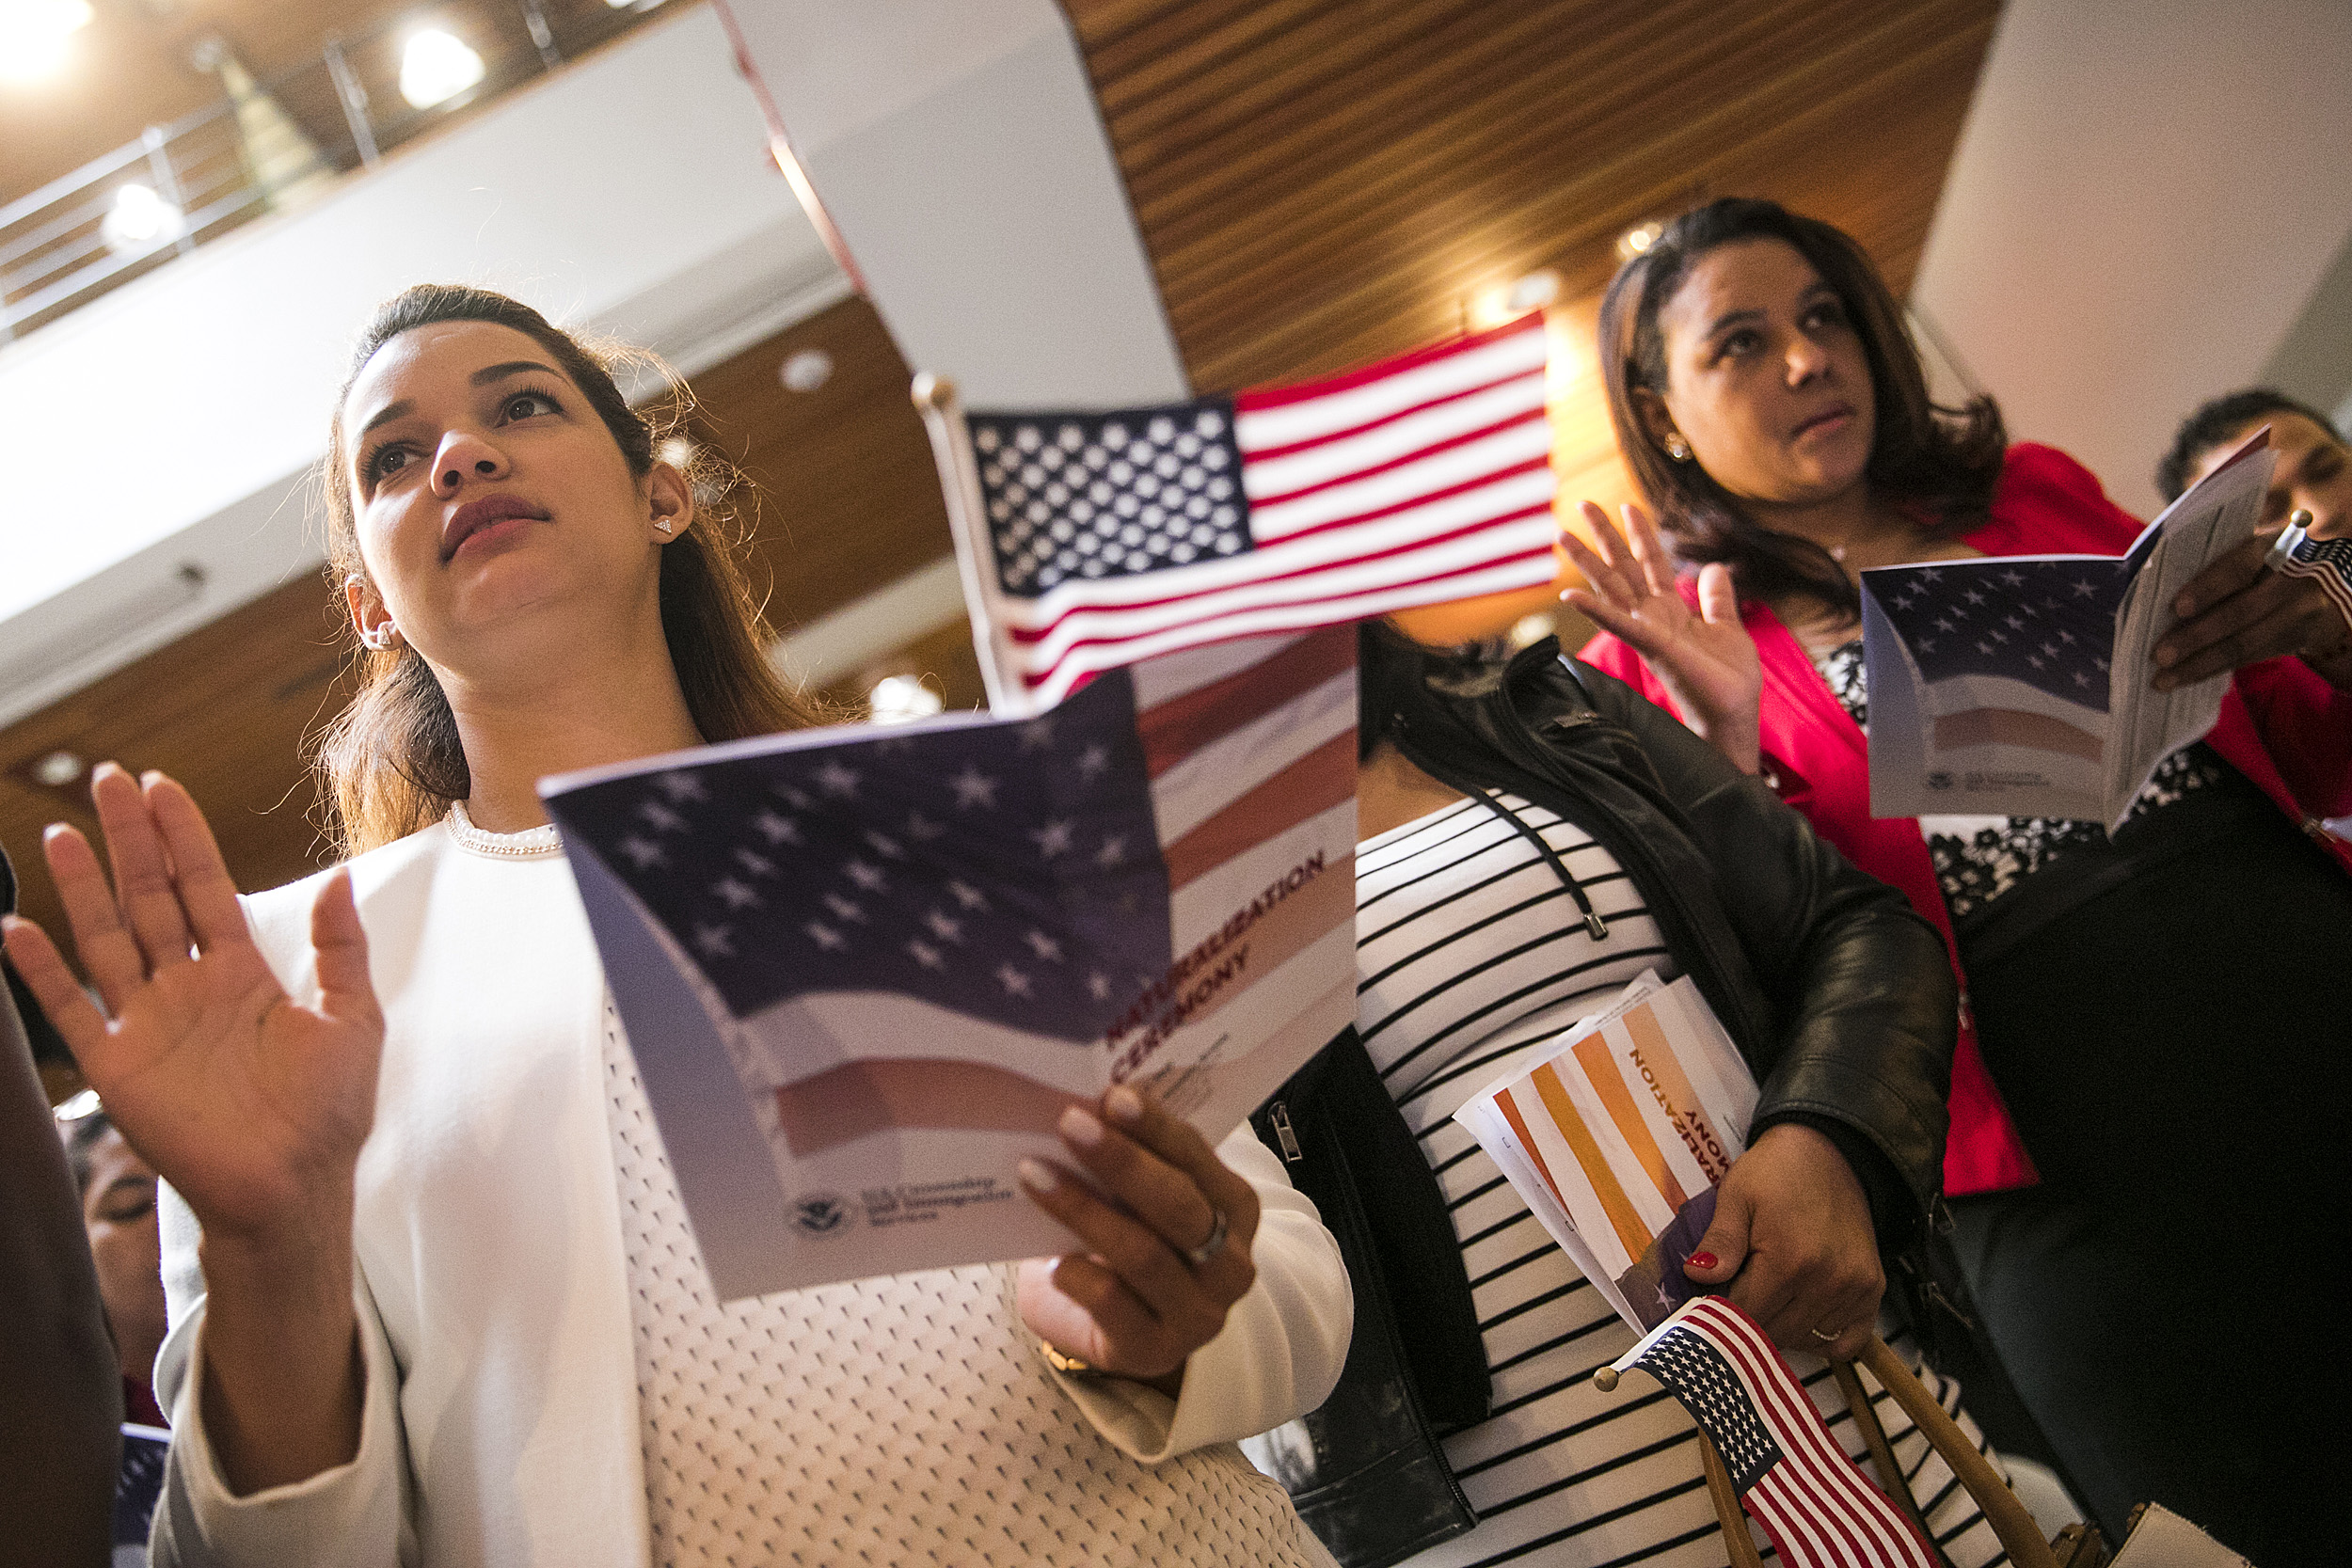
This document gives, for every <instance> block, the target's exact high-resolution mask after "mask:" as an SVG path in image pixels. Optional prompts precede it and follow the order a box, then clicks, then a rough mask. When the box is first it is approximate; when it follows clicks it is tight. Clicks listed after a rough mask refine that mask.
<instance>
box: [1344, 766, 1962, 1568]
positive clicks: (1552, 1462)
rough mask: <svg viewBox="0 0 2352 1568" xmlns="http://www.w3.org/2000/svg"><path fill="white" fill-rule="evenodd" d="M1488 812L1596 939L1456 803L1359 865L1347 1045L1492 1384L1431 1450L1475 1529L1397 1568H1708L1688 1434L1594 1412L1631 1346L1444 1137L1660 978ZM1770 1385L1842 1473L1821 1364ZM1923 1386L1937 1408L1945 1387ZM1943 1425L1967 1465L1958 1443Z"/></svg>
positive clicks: (1615, 922) (1591, 888)
mask: <svg viewBox="0 0 2352 1568" xmlns="http://www.w3.org/2000/svg"><path fill="white" fill-rule="evenodd" d="M1501 799H1502V803H1503V804H1504V805H1506V806H1508V807H1509V808H1510V809H1511V811H1512V812H1513V813H1514V814H1515V815H1516V816H1518V819H1519V821H1520V822H1521V823H1523V824H1525V825H1526V826H1527V827H1530V828H1533V829H1534V830H1536V831H1537V832H1540V833H1541V834H1542V836H1543V839H1544V841H1545V843H1547V844H1548V845H1549V846H1550V847H1551V848H1552V849H1553V851H1554V852H1555V853H1556V854H1557V855H1558V856H1559V857H1560V860H1561V863H1562V864H1563V866H1564V867H1565V869H1566V871H1567V872H1568V874H1569V875H1570V876H1572V877H1574V878H1575V879H1577V881H1578V882H1579V883H1580V884H1581V886H1582V888H1583V891H1584V896H1585V899H1586V900H1588V901H1589V902H1590V904H1591V906H1592V910H1593V912H1594V913H1596V914H1597V915H1598V916H1599V917H1600V922H1601V923H1602V924H1603V925H1605V926H1606V927H1607V929H1606V932H1605V934H1603V935H1601V936H1599V937H1597V938H1596V937H1595V936H1594V935H1593V933H1592V930H1591V928H1590V927H1588V925H1587V923H1586V921H1585V918H1584V911H1583V910H1582V909H1581V907H1580V905H1579V903H1578V901H1577V899H1576V897H1575V895H1573V894H1571V893H1570V892H1569V890H1568V889H1567V888H1566V887H1565V885H1564V884H1563V883H1562V881H1561V880H1560V878H1559V876H1558V875H1557V874H1556V873H1555V872H1554V871H1553V870H1552V868H1551V867H1550V865H1549V863H1547V862H1546V861H1545V860H1544V859H1543V858H1542V857H1541V856H1540V855H1539V854H1538V853H1537V852H1536V850H1535V847H1534V845H1533V844H1532V843H1530V842H1529V841H1528V839H1527V837H1526V836H1525V835H1524V834H1523V833H1521V832H1518V830H1517V829H1515V828H1514V827H1513V826H1512V824H1511V823H1509V822H1507V821H1505V820H1503V819H1502V817H1501V816H1497V815H1496V814H1495V813H1494V812H1493V811H1492V810H1490V809H1489V808H1488V807H1487V806H1486V805H1484V804H1482V803H1480V802H1478V801H1475V800H1462V801H1457V802H1456V803H1454V805H1451V806H1447V807H1445V808H1443V809H1442V810H1439V811H1437V812H1433V813H1431V814H1430V815H1429V816H1424V817H1422V818H1421V819H1420V820H1418V821H1415V822H1409V823H1406V825H1405V826H1403V827H1401V828H1396V829H1392V830H1391V831H1390V832H1385V833H1381V834H1379V835H1378V836H1376V837H1375V838H1371V839H1368V840H1366V841H1365V842H1364V843H1363V844H1362V845H1361V846H1359V849H1358V860H1357V881H1356V974H1357V1007H1356V1016H1357V1023H1358V1027H1359V1031H1360V1032H1361V1034H1362V1036H1363V1039H1364V1045H1365V1047H1366V1049H1367V1050H1369V1051H1370V1053H1371V1054H1372V1060H1373V1063H1374V1065H1375V1067H1377V1068H1378V1069H1380V1072H1381V1075H1382V1077H1383V1079H1384V1080H1385V1081H1386V1082H1387V1084H1388V1085H1389V1092H1390V1093H1391V1095H1393V1096H1394V1097H1395V1099H1396V1102H1397V1104H1398V1106H1399V1107H1400V1108H1401V1109H1402V1110H1403V1111H1404V1113H1405V1119H1406V1124H1407V1125H1408V1126H1410V1127H1411V1128H1412V1129H1413V1131H1414V1133H1415V1134H1416V1136H1417V1137H1418V1138H1419V1139H1420V1141H1421V1145H1422V1149H1423V1150H1424V1151H1425V1152H1426V1153H1427V1155H1428V1157H1429V1163H1430V1165H1431V1167H1432V1168H1433V1169H1435V1170H1436V1172H1437V1174H1438V1183H1439V1185H1440V1187H1441V1188H1442V1189H1443V1190H1444V1193H1445V1196H1446V1201H1447V1204H1448V1205H1449V1207H1450V1208H1451V1209H1452V1210H1453V1212H1454V1231H1455V1233H1456V1235H1457V1236H1458V1237H1459V1238H1460V1240H1461V1243H1462V1251H1463V1260H1464V1262H1465V1263H1466V1264H1467V1266H1468V1269H1469V1273H1470V1289H1471V1293H1472V1299H1473V1300H1474V1302H1475V1304H1476V1307H1477V1311H1478V1318H1479V1323H1480V1326H1481V1328H1482V1330H1483V1331H1484V1334H1485V1338H1486V1360H1487V1366H1488V1369H1489V1371H1490V1374H1491V1376H1492V1378H1493V1381H1494V1389H1493V1409H1492V1413H1491V1415H1490V1416H1489V1417H1488V1418H1487V1419H1486V1420H1485V1421H1483V1422H1481V1423H1480V1424H1478V1425H1477V1426H1475V1427H1471V1428H1470V1429H1468V1430H1467V1431H1464V1432H1460V1433H1455V1434H1454V1435H1453V1436H1452V1437H1450V1438H1448V1439H1446V1444H1445V1448H1446V1454H1447V1457H1448V1459H1449V1460H1451V1461H1452V1463H1453V1465H1454V1474H1455V1475H1456V1476H1457V1477H1458V1478H1459V1479H1460V1481H1461V1483H1462V1488H1463V1490H1464V1491H1465V1492H1466V1493H1467V1494H1468V1495H1469V1497H1470V1503H1471V1506H1472V1507H1473V1508H1475V1509H1476V1510H1477V1512H1478V1515H1479V1525H1478V1528H1475V1529H1473V1530H1471V1531H1470V1533H1468V1534H1466V1535H1462V1536H1459V1537H1457V1538H1455V1539H1454V1540H1453V1541H1450V1542H1447V1543H1445V1544H1443V1545H1440V1546H1438V1547H1435V1548H1433V1549H1431V1550H1430V1551H1427V1552H1424V1553H1422V1554H1421V1555H1420V1556H1418V1557H1415V1558H1414V1559H1412V1564H1413V1568H1439V1565H1445V1568H1453V1565H1456V1564H1460V1565H1468V1564H1483V1563H1505V1562H1508V1563H1514V1564H1521V1565H1525V1568H1565V1565H1568V1564H1576V1565H1578V1568H1592V1565H1597V1564H1608V1563H1634V1562H1640V1563H1645V1564H1655V1565H1660V1568H1686V1565H1687V1568H1719V1565H1720V1564H1722V1563H1723V1561H1724V1547H1723V1544H1722V1541H1721V1539H1720V1537H1719V1535H1718V1532H1717V1529H1716V1525H1715V1515H1714V1511H1713V1509H1712V1507H1711V1506H1710V1505H1709V1503H1708V1497H1707V1490H1706V1483H1705V1481H1704V1480H1703V1479H1702V1477H1701V1475H1700V1471H1699V1454H1698V1446H1697V1442H1696V1428H1694V1427H1693V1426H1692V1424H1691V1421H1690V1418H1688V1417H1686V1416H1685V1415H1684V1414H1683V1413H1682V1411H1681V1409H1680V1407H1679V1406H1677V1405H1676V1404H1675V1403H1674V1402H1673V1401H1672V1400H1670V1399H1669V1398H1667V1396H1666V1395H1665V1394H1664V1393H1663V1392H1661V1391H1660V1390H1659V1389H1658V1387H1657V1386H1656V1385H1654V1384H1652V1383H1650V1382H1649V1380H1648V1379H1646V1378H1629V1379H1628V1380H1627V1381H1626V1383H1625V1384H1624V1385H1623V1386H1620V1387H1619V1389H1618V1390H1617V1392H1616V1393H1615V1394H1613V1395H1610V1394H1602V1393H1600V1392H1599V1391H1598V1390H1597V1389H1595V1388H1594V1387H1593V1386H1592V1373H1593V1370H1594V1369H1595V1368H1597V1367H1599V1366H1602V1365H1604V1364H1605V1363H1607V1362H1610V1361H1613V1360H1614V1359H1615V1358H1616V1357H1617V1356H1619V1355H1621V1354H1624V1353H1625V1352H1626V1351H1627V1350H1628V1349H1629V1348H1631V1346H1632V1344H1633V1339H1634V1334H1633V1330H1632V1329H1631V1328H1630V1327H1629V1326H1628V1325H1627V1324H1626V1323H1625V1322H1624V1321H1623V1320H1622V1319H1620V1318H1619V1317H1618V1316H1617V1315H1616V1313H1615V1311H1614V1310H1613V1308H1612V1307H1610V1306H1609V1304H1608V1303H1607V1302H1606V1301H1604V1300H1602V1299H1601V1296H1600V1293H1599V1292H1598V1291H1595V1290H1594V1289H1593V1288H1592V1287H1591V1286H1590V1285H1588V1284H1586V1283H1585V1281H1584V1278H1583V1276H1582V1275H1581V1274H1579V1273H1578V1271H1577V1268H1576V1266H1575V1264H1573V1263H1571V1262H1570V1261H1569V1260H1568V1259H1567V1258H1566V1256H1565V1254H1563V1253H1562V1252H1561V1251H1560V1249H1559V1247H1558V1246H1557V1245H1556V1244H1554V1243H1553V1242H1552V1241H1551V1239H1550V1238H1549V1236H1548V1235H1546V1234H1545V1232H1544V1229H1543V1227H1542V1226H1541V1225H1540V1224H1539V1223H1538V1222H1537V1221H1536V1219H1535V1217H1534V1214H1533V1213H1532V1212H1529V1210H1528V1208H1527V1206H1526V1205H1525V1204H1524V1203H1522V1202H1521V1201H1520V1200H1519V1198H1518V1195H1517V1194H1516V1193H1514V1192H1513V1191H1512V1189H1511V1186H1510V1183H1509V1182H1508V1181H1506V1180H1504V1179H1503V1176H1502V1172H1501V1171H1500V1170H1499V1169H1498V1168H1497V1167H1496V1165H1495V1164H1494V1162H1493V1161H1491V1160H1490V1159H1488V1158H1487V1157H1486V1154H1485V1152H1484V1151H1482V1150H1481V1149H1480V1148H1478V1146H1477V1144H1476V1142H1475V1141H1474V1140H1472V1139H1471V1137H1470V1134H1469V1133H1468V1132H1464V1131H1463V1130H1462V1129H1461V1128H1460V1127H1458V1126H1457V1125H1455V1124H1454V1121H1453V1119H1452V1117H1453V1115H1454V1111H1455V1110H1456V1109H1457V1108H1458V1107H1459V1106H1460V1105H1461V1104H1462V1102H1463V1101H1466V1100H1468V1099H1469V1098H1470V1096H1471V1095H1472V1094H1475V1093H1476V1092H1478V1091H1479V1090H1480V1089H1482V1088H1485V1087H1486V1085H1489V1084H1491V1083H1493V1082H1494V1081H1495V1080H1496V1079H1497V1078H1499V1077H1501V1076H1502V1075H1503V1074H1504V1073H1506V1072H1510V1071H1515V1070H1517V1069H1518V1064H1520V1063H1521V1061H1522V1060H1523V1059H1524V1058H1525V1057H1527V1056H1528V1055H1529V1054H1531V1053H1533V1052H1534V1050H1535V1048H1537V1047H1539V1046H1540V1045H1542V1044H1543V1042H1545V1041H1546V1040H1548V1039H1549V1038H1551V1037H1553V1036H1555V1035H1557V1034H1558V1033H1559V1032H1560V1031H1561V1030H1562V1029H1564V1028H1565V1027H1567V1026H1568V1025H1569V1024H1571V1023H1574V1022H1576V1021H1577V1020H1578V1019H1580V1018H1581V1017H1583V1016H1584V1015H1585V1014H1587V1013H1589V1012H1593V1011H1595V1010H1597V1008H1599V1007H1600V1006H1603V1005H1604V1004H1605V1002H1606V1001H1607V1000H1608V999H1609V998H1610V997H1611V996H1613V994H1614V993H1615V992H1616V991H1618V990H1621V989H1623V987H1624V986H1625V985H1626V984H1627V982H1629V981H1630V980H1632V979H1633V978H1635V977H1636V976H1637V975H1639V974H1641V973H1642V971H1644V970H1645V969H1655V970H1657V971H1658V973H1659V974H1660V975H1661V977H1663V978H1672V977H1673V976H1674V975H1675V974H1678V973H1679V967H1678V966H1677V964H1676V962H1675V959H1674V956H1673V955H1672V954H1671V953H1670V952H1669V951H1668V950H1667V948H1666V945H1665V942H1664V938H1663V936H1662V935H1661V932H1660V930H1659V927H1658V925H1657V922H1656V921H1654V920H1653V919H1651V917H1650V915H1649V912H1648V910H1647V908H1646V907H1645V903H1644V899H1643V895H1642V891H1641V889H1639V888H1637V887H1635V886H1634V885H1633V882H1632V879H1631V878H1629V876H1628V875H1627V874H1626V872H1625V869H1624V868H1623V867H1622V866H1620V865H1619V864H1618V863H1617V862H1616V859H1615V857H1614V856H1613V855H1611V854H1610V853H1609V852H1608V851H1607V850H1606V849H1603V848H1601V847H1599V846H1598V845H1597V844H1595V843H1594V842H1593V841H1592V839H1591V838H1590V837H1589V836H1587V835H1586V834H1585V833H1584V832H1583V831H1582V830H1581V829H1579V828H1577V827H1576V826H1575V825H1574V824H1572V823H1569V822H1565V821H1564V820H1562V819H1560V818H1558V817H1556V816H1553V815H1552V814H1551V813H1550V812H1549V811H1547V810H1545V809H1543V808H1542V807H1539V806H1534V805H1531V804H1529V803H1528V802H1527V801H1525V800H1520V799H1519V798H1518V797H1517V796H1512V795H1504V796H1502V798H1501ZM1896 1348H1897V1349H1898V1350H1899V1351H1904V1352H1905V1353H1906V1359H1915V1357H1914V1356H1911V1355H1910V1354H1909V1353H1908V1350H1907V1347H1905V1346H1903V1345H1902V1344H1900V1343H1899V1344H1898V1345H1897V1347H1896ZM1791 1365H1792V1367H1793V1368H1794V1369H1795V1370H1796V1371H1797V1373H1798V1375H1799V1376H1800V1377H1802V1378H1804V1381H1805V1383H1806V1386H1808V1387H1809V1388H1810V1389H1811V1390H1812V1392H1813V1396H1814V1399H1815V1401H1816V1402H1817V1403H1819V1404H1820V1407H1821V1410H1822V1412H1823V1413H1824V1414H1825V1415H1829V1416H1832V1417H1833V1423H1832V1430H1833V1431H1835V1432H1836V1433H1837V1434H1838V1436H1839V1438H1840V1440H1841V1441H1843V1442H1844V1443H1845V1445H1846V1447H1847V1448H1848V1449H1850V1450H1851V1452H1853V1453H1854V1454H1856V1455H1860V1454H1861V1453H1862V1452H1863V1446H1862V1438H1861V1435H1860V1433H1858V1432H1856V1431H1855V1429H1854V1423H1853V1420H1852V1418H1851V1417H1850V1416H1848V1415H1847V1414H1846V1413H1845V1402H1844V1400H1843V1399H1842V1398H1841V1397H1840V1395H1839V1394H1838V1391H1837V1386H1836V1382H1835V1381H1834V1380H1833V1379H1832V1377H1831V1375H1830V1371H1829V1368H1828V1366H1827V1364H1826V1363H1824V1362H1822V1361H1821V1360H1820V1358H1819V1357H1815V1356H1805V1355H1798V1356H1792V1357H1791ZM1864 1375H1865V1376H1866V1378H1867V1373H1866V1374H1864ZM1922 1377H1923V1379H1924V1380H1925V1381H1926V1382H1927V1383H1928V1386H1930V1388H1931V1389H1934V1390H1936V1391H1937V1392H1938V1393H1939V1394H1940V1396H1941V1397H1942V1399H1943V1401H1944V1403H1945V1405H1946V1407H1947V1409H1954V1410H1957V1407H1958V1402H1959V1389H1958V1387H1957V1386H1955V1385H1951V1384H1949V1383H1946V1382H1942V1380H1939V1379H1937V1378H1936V1377H1935V1376H1934V1374H1932V1373H1928V1372H1923V1373H1922ZM1878 1408H1879V1418H1880V1420H1881V1422H1882V1423H1883V1424H1884V1425H1885V1427H1886V1429H1887V1433H1888V1435H1889V1436H1890V1437H1891V1438H1892V1439H1894V1442H1895V1449H1896V1453H1897V1456H1898V1457H1899V1459H1900V1461H1901V1462H1902V1464H1903V1465H1904V1467H1905V1469H1906V1471H1907V1472H1909V1473H1910V1474H1911V1475H1912V1477H1913V1481H1912V1490H1913V1492H1914V1494H1915V1496H1916V1497H1918V1499H1919V1501H1920V1504H1921V1506H1922V1508H1923V1509H1924V1510H1925V1511H1926V1513H1927V1515H1928V1519H1929V1523H1930V1526H1931V1529H1932V1531H1933V1533H1934V1534H1935V1535H1936V1537H1937V1538H1938V1540H1939V1542H1940V1543H1941V1544H1943V1546H1944V1549H1945V1551H1946V1552H1947V1554H1948V1555H1949V1556H1950V1558H1951V1560H1952V1562H1953V1563H1954V1565H1955V1568H1969V1565H1980V1568H1982V1565H1991V1564H1995V1563H1999V1562H2003V1561H2006V1560H2007V1559H2006V1557H2005V1555H2004V1554H2003V1553H2002V1551H2001V1549H2000V1544H1999V1543H1998V1542H1997V1541H1996V1540H1995V1539H1994V1535H1993V1531H1992V1528H1991V1527H1990V1526H1989V1525H1987V1524H1986V1523H1985V1522H1984V1521H1983V1518H1982V1516H1981V1515H1980V1514H1979V1513H1978V1511H1977V1509H1976V1506H1975V1504H1974V1503H1973V1502H1972V1501H1971V1500H1970V1499H1969V1497H1968V1495H1967V1494H1966V1493H1965V1492H1964V1491H1963V1490H1961V1489H1960V1487H1959V1486H1958V1485H1957V1484H1955V1483H1954V1482H1953V1481H1952V1478H1951V1476H1950V1473H1949V1472H1948V1471H1947V1469H1946V1467H1945V1465H1944V1463H1943V1461H1942V1460H1940V1459H1938V1458H1936V1457H1935V1456H1934V1454H1933V1453H1932V1451H1931V1450H1930V1449H1929V1448H1928V1446H1927V1442H1926V1439H1925V1438H1924V1437H1922V1436H1920V1435H1919V1434H1918V1433H1915V1431H1914V1430H1913V1428H1912V1426H1911V1423H1910V1422H1909V1421H1908V1420H1907V1419H1906V1418H1904V1417H1903V1415H1902V1412H1901V1411H1900V1410H1899V1409H1897V1408H1895V1407H1894V1405H1893V1404H1892V1402H1890V1401H1888V1400H1887V1399H1886V1398H1885V1397H1884V1396H1883V1395H1882V1396H1881V1397H1880V1399H1879V1401H1878ZM1961 1420H1962V1422H1963V1426H1964V1427H1965V1428H1966V1430H1967V1431H1968V1433H1969V1435H1970V1436H1971V1437H1972V1438H1976V1439H1977V1440H1978V1442H1979V1446H1980V1447H1981V1446H1982V1439H1981V1438H1980V1437H1979V1436H1978V1433H1977V1432H1976V1429H1975V1426H1974V1424H1973V1423H1970V1422H1969V1421H1968V1420H1967V1418H1966V1417H1965V1416H1964V1415H1963V1416H1962V1417H1961Z"/></svg>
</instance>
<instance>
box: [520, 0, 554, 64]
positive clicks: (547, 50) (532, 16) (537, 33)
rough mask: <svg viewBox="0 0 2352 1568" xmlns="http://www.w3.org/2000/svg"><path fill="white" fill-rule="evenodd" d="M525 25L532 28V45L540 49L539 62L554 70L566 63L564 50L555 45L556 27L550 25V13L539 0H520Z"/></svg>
mask: <svg viewBox="0 0 2352 1568" xmlns="http://www.w3.org/2000/svg"><path fill="white" fill-rule="evenodd" d="M520 3H521V5H522V8H523V25H524V26H525V27H528V28H529V29H531V43H532V48H534V49H536V50H538V51H539V64H540V65H541V66H542V67H543V68H544V69H546V70H548V71H553V70H554V69H555V68H556V67H557V66H559V65H562V64H563V63H564V52H563V51H562V50H560V49H558V48H556V46H555V29H554V28H552V27H550V26H548V13H547V12H546V11H545V10H544V9H542V8H541V7H540V5H539V0H520Z"/></svg>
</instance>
